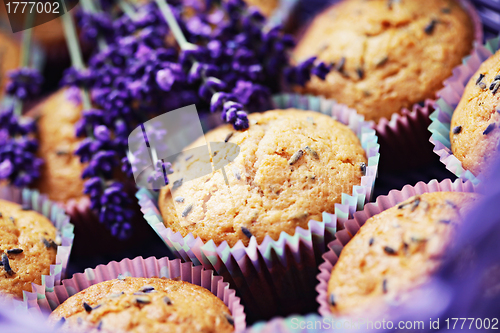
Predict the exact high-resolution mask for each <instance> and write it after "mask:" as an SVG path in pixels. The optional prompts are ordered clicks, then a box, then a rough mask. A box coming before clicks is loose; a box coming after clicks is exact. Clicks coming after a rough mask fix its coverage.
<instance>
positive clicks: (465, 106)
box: [450, 52, 500, 176]
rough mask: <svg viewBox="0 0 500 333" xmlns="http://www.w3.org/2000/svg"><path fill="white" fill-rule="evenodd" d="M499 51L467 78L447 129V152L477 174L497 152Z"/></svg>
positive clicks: (499, 96)
mask: <svg viewBox="0 0 500 333" xmlns="http://www.w3.org/2000/svg"><path fill="white" fill-rule="evenodd" d="M499 74H500V52H497V53H495V54H494V55H493V56H491V57H490V58H489V59H488V60H486V61H485V62H484V63H483V64H482V65H481V67H479V70H478V71H477V72H476V74H474V76H472V77H471V79H470V80H469V83H467V86H466V87H465V91H464V94H463V96H462V99H461V100H460V103H459V104H458V106H457V108H456V109H455V112H454V113H453V117H452V119H451V127H450V141H451V150H452V152H453V155H455V156H456V157H457V158H458V160H459V161H460V162H462V165H463V166H464V168H465V169H467V170H470V171H471V172H472V173H473V174H474V175H476V176H477V175H479V174H480V173H481V172H483V171H485V170H486V169H487V166H488V164H489V162H490V161H491V160H492V159H493V158H494V157H495V156H496V155H498V151H499V149H500V145H499V142H500V130H499V128H498V127H499V125H500V111H499V105H500V103H499V99H500V93H498V92H497V91H498V90H499V87H500V80H499V78H500V77H498V78H497V75H499Z"/></svg>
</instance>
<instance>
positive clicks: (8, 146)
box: [0, 108, 43, 187]
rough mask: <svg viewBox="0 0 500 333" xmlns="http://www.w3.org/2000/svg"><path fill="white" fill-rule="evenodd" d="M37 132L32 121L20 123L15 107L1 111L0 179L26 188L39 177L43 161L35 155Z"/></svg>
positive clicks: (26, 120) (24, 120)
mask: <svg viewBox="0 0 500 333" xmlns="http://www.w3.org/2000/svg"><path fill="white" fill-rule="evenodd" d="M35 133H36V125H35V122H34V121H33V120H28V119H23V120H20V118H19V117H18V116H17V115H15V114H14V111H13V109H12V108H9V109H6V110H3V111H0V142H2V144H1V145H0V179H7V180H9V182H10V183H11V184H13V185H15V186H19V187H25V186H28V185H31V184H32V183H33V181H34V180H36V179H37V178H39V177H40V167H41V165H42V164H43V161H42V159H40V158H38V157H37V156H36V151H37V149H38V143H37V141H36V139H35Z"/></svg>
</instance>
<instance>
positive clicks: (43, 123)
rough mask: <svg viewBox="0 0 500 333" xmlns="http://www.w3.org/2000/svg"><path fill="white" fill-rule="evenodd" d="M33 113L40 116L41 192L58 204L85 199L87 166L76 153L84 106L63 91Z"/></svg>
mask: <svg viewBox="0 0 500 333" xmlns="http://www.w3.org/2000/svg"><path fill="white" fill-rule="evenodd" d="M30 112H31V115H32V116H33V117H39V120H38V143H39V148H38V154H39V156H40V157H41V158H43V161H44V163H43V164H42V167H41V170H40V173H41V175H40V179H39V180H38V181H37V183H36V187H37V189H38V190H39V191H40V192H41V193H44V194H47V195H48V196H49V198H50V199H51V200H54V201H67V200H69V199H78V198H81V197H82V196H83V194H82V193H83V180H82V178H81V174H82V172H83V168H84V167H85V165H84V164H82V163H80V159H79V157H78V156H76V155H75V154H74V152H75V150H76V149H77V148H78V145H79V143H80V142H81V139H79V138H77V137H76V136H75V124H76V122H77V121H78V120H80V117H81V113H82V106H81V105H80V104H76V103H74V102H73V101H70V100H68V98H67V94H66V89H61V90H59V91H58V92H56V93H54V94H53V95H51V96H49V97H48V98H47V99H46V100H45V101H43V102H42V103H40V104H39V105H37V106H36V107H35V109H33V110H32V111H30Z"/></svg>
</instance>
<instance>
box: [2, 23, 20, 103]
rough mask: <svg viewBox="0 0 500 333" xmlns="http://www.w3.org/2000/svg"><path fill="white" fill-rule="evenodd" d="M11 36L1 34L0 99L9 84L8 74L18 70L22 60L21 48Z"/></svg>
mask: <svg viewBox="0 0 500 333" xmlns="http://www.w3.org/2000/svg"><path fill="white" fill-rule="evenodd" d="M10 36H12V35H11V34H10ZM10 36H9V35H8V34H6V33H2V32H0V98H1V97H2V96H3V95H4V93H5V87H6V85H7V82H9V77H8V72H9V71H11V70H14V69H17V68H18V67H19V62H20V59H21V48H20V47H19V44H18V43H17V42H16V41H14V40H13V39H12V38H11V37H10Z"/></svg>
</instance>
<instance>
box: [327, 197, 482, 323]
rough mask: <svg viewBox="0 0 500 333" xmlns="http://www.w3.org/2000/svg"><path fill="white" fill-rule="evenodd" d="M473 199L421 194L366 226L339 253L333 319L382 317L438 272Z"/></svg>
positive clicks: (332, 291)
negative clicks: (340, 317)
mask: <svg viewBox="0 0 500 333" xmlns="http://www.w3.org/2000/svg"><path fill="white" fill-rule="evenodd" d="M477 199H478V196H477V195H476V194H472V193H457V192H436V193H425V194H422V195H419V196H415V197H412V198H410V199H408V200H406V201H404V202H403V203H401V204H399V205H397V206H395V207H392V208H390V209H388V210H385V211H383V212H382V213H380V214H377V215H375V216H373V217H371V218H370V219H368V220H367V221H366V223H365V224H364V225H363V226H362V227H361V229H360V230H359V231H358V233H357V234H356V235H355V236H354V238H353V239H352V240H351V241H350V242H349V243H348V244H347V245H346V246H345V247H344V249H343V250H342V252H341V254H340V257H339V260H338V262H337V263H336V264H335V266H334V268H333V271H332V275H331V277H330V281H329V283H328V295H329V296H328V297H329V302H330V304H333V306H331V310H332V312H333V313H334V314H336V315H361V314H365V315H366V314H367V313H372V312H373V313H378V314H380V313H383V312H385V310H387V309H388V307H389V306H391V305H397V304H398V303H399V302H404V301H406V298H405V295H406V294H407V293H408V292H409V291H410V290H412V289H416V288H418V287H419V286H421V285H422V284H423V283H424V282H425V281H427V280H428V279H429V276H430V275H431V274H432V273H433V272H435V271H436V269H437V268H438V267H439V265H440V264H441V262H442V258H443V254H444V251H445V249H446V248H447V246H448V245H449V243H450V241H451V240H452V239H453V235H454V234H455V231H456V226H457V224H459V223H461V217H463V216H465V211H467V210H468V209H470V208H471V206H472V204H473V203H474V202H475V201H476V200H477Z"/></svg>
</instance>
